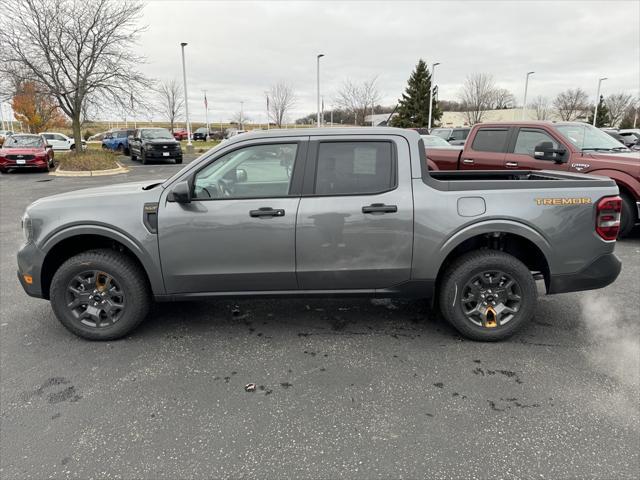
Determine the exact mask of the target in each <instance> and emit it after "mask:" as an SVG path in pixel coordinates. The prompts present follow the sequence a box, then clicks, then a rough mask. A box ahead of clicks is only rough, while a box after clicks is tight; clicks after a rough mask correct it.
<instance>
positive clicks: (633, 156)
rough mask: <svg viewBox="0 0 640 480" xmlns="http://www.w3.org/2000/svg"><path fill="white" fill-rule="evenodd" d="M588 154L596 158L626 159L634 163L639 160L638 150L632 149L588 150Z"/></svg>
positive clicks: (639, 153)
mask: <svg viewBox="0 0 640 480" xmlns="http://www.w3.org/2000/svg"><path fill="white" fill-rule="evenodd" d="M589 156H590V157H592V158H594V159H597V160H623V161H624V160H626V161H629V162H635V163H638V161H640V152H638V151H634V150H631V151H630V152H620V153H609V152H589Z"/></svg>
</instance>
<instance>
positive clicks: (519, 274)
mask: <svg viewBox="0 0 640 480" xmlns="http://www.w3.org/2000/svg"><path fill="white" fill-rule="evenodd" d="M488 270H500V271H502V272H504V273H506V274H508V275H510V276H511V277H512V278H513V279H514V280H516V282H517V283H518V285H519V288H520V290H521V295H520V296H521V303H520V306H519V309H518V311H517V313H515V314H514V317H513V318H512V319H511V320H509V321H508V322H507V323H506V324H504V325H500V326H496V327H493V328H487V327H484V326H478V325H476V324H474V323H473V322H472V321H471V320H469V319H468V318H467V316H466V315H465V314H464V312H463V309H462V302H461V298H460V295H461V294H462V289H463V287H464V285H465V284H466V283H467V282H468V281H469V280H471V279H472V278H473V277H474V276H475V275H478V274H479V273H480V272H483V271H488ZM537 296H538V291H537V288H536V283H535V280H534V279H533V275H531V272H530V271H529V269H528V268H527V267H526V266H525V265H524V264H523V263H522V262H521V261H520V260H518V259H517V258H515V257H514V256H512V255H509V254H507V253H504V252H501V251H497V250H477V251H473V252H469V253H467V254H465V255H462V256H461V257H460V258H458V259H456V260H455V261H454V262H453V263H452V264H451V265H449V267H448V268H447V270H446V272H445V274H444V276H443V278H442V281H441V282H440V291H439V304H440V311H441V312H442V315H443V316H444V318H445V319H446V320H447V321H448V322H449V323H450V324H451V325H452V326H453V328H455V329H456V330H457V331H458V332H460V333H461V334H462V335H463V336H464V337H466V338H469V339H471V340H476V341H482V342H495V341H500V340H504V339H506V338H508V337H510V336H511V335H513V334H514V333H515V332H516V331H518V330H519V329H520V328H521V327H522V326H523V325H525V324H526V323H527V322H529V320H530V319H531V317H532V316H533V314H534V311H535V306H536V300H537Z"/></svg>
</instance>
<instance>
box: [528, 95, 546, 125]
mask: <svg viewBox="0 0 640 480" xmlns="http://www.w3.org/2000/svg"><path fill="white" fill-rule="evenodd" d="M529 108H530V109H531V110H534V111H535V115H536V120H549V117H550V114H551V109H550V107H549V99H548V98H547V97H543V96H542V95H538V96H537V97H536V98H534V99H533V102H531V103H530V104H529Z"/></svg>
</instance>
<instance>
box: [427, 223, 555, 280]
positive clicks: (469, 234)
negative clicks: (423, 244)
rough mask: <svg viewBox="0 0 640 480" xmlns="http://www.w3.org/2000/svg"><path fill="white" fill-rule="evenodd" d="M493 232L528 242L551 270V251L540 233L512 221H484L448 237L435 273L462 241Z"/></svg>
mask: <svg viewBox="0 0 640 480" xmlns="http://www.w3.org/2000/svg"><path fill="white" fill-rule="evenodd" d="M493 232H501V233H509V234H512V235H517V236H520V237H522V238H525V239H527V240H529V241H530V242H531V243H533V244H534V245H535V246H537V247H538V248H539V249H540V251H541V252H542V254H543V255H544V257H545V261H546V262H547V265H549V270H551V268H552V265H553V261H552V257H553V249H552V248H551V244H550V243H549V241H548V240H547V239H546V238H545V237H544V235H543V234H542V233H540V232H538V231H537V230H535V229H534V228H533V227H530V226H528V225H525V224H523V223H520V222H516V221H512V220H485V221H482V222H478V223H474V224H471V225H467V226H466V227H464V228H462V229H461V230H459V231H457V232H456V233H455V234H453V235H452V236H451V237H449V239H448V240H447V241H445V243H444V244H442V246H441V247H440V254H439V258H440V261H439V264H438V266H437V269H436V272H437V273H439V272H440V270H441V269H442V265H443V263H444V260H445V259H446V258H447V256H448V255H449V254H450V253H451V252H452V251H453V250H454V249H455V248H456V247H458V246H459V245H461V244H462V243H463V242H464V241H466V240H469V239H470V238H473V237H477V236H478V235H484V234H487V233H493Z"/></svg>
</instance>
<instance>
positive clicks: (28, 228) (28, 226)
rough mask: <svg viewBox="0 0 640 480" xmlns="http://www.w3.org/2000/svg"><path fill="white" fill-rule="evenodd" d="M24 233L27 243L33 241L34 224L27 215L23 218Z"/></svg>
mask: <svg viewBox="0 0 640 480" xmlns="http://www.w3.org/2000/svg"><path fill="white" fill-rule="evenodd" d="M22 233H23V234H24V239H25V241H26V242H27V243H29V242H31V241H32V240H33V224H32V223H31V219H30V218H29V217H28V215H27V214H25V215H24V217H22Z"/></svg>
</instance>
